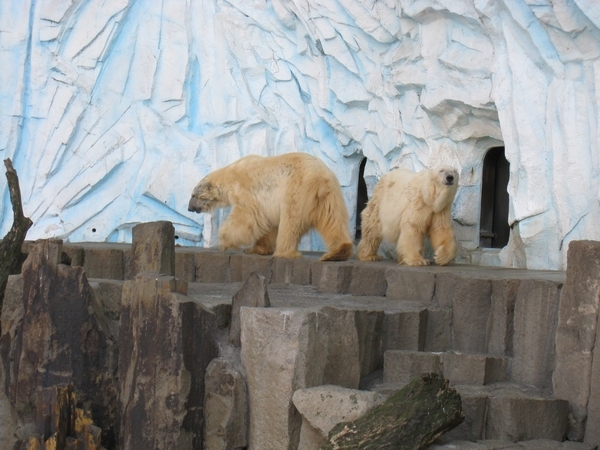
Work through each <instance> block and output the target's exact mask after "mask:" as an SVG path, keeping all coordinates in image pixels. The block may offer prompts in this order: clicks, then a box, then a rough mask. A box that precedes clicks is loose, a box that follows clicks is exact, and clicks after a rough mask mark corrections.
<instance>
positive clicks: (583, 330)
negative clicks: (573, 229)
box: [552, 241, 600, 444]
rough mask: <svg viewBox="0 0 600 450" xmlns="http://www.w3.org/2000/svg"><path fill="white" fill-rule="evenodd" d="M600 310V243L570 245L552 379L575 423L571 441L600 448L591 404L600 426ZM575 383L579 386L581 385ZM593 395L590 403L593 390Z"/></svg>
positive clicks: (570, 429)
mask: <svg viewBox="0 0 600 450" xmlns="http://www.w3.org/2000/svg"><path fill="white" fill-rule="evenodd" d="M599 309H600V242H595V241H571V242H570V243H569V249H568V251H567V279H566V282H565V284H564V286H563V289H562V291H561V293H560V307H559V311H558V325H557V329H556V369H555V370H554V373H553V375H552V385H553V389H554V394H555V395H556V396H557V397H558V398H563V399H565V400H568V401H569V404H570V407H571V415H572V420H571V423H570V426H569V439H572V440H580V439H582V438H583V437H584V435H585V437H586V441H587V442H593V443H596V444H600V431H599V429H600V426H598V425H597V426H595V427H589V426H588V427H586V420H587V422H588V423H593V422H591V421H590V419H589V418H588V417H587V415H588V402H589V404H590V407H591V408H592V409H591V410H590V412H592V413H593V417H594V419H595V423H596V424H600V422H599V420H600V407H599V405H600V392H599V390H598V387H597V386H598V383H597V380H600V373H598V369H600V367H599V366H598V365H596V366H595V367H596V372H595V375H594V377H593V378H594V380H595V381H596V382H595V383H592V361H593V360H595V358H593V356H595V355H597V354H598V350H597V348H598V347H597V345H595V343H596V339H597V335H598V311H599ZM573 380H577V382H576V383H574V382H573ZM590 386H591V393H592V395H593V397H592V398H590V388H589V387H590Z"/></svg>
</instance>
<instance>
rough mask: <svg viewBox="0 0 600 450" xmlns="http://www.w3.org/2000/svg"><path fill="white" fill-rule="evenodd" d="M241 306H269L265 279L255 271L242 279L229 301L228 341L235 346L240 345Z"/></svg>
mask: <svg viewBox="0 0 600 450" xmlns="http://www.w3.org/2000/svg"><path fill="white" fill-rule="evenodd" d="M242 306H250V307H262V308H266V307H269V306H271V301H270V300H269V293H268V292H267V281H266V279H265V277H264V276H262V275H259V274H258V273H257V272H254V273H251V274H250V276H249V277H248V278H247V279H246V281H244V284H243V285H242V287H241V288H240V290H239V291H237V292H236V293H235V295H234V296H233V299H232V302H231V322H230V324H229V342H231V343H232V344H233V345H234V346H235V347H239V346H240V334H241V324H240V308H241V307H242Z"/></svg>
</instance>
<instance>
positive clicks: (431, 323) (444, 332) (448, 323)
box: [425, 308, 454, 352]
mask: <svg viewBox="0 0 600 450" xmlns="http://www.w3.org/2000/svg"><path fill="white" fill-rule="evenodd" d="M453 348H454V347H453V343H452V310H451V309H449V308H428V309H427V338H426V340H425V351H427V352H445V351H448V350H453Z"/></svg>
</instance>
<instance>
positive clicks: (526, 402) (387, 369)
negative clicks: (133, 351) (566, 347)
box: [374, 350, 569, 442]
mask: <svg viewBox="0 0 600 450" xmlns="http://www.w3.org/2000/svg"><path fill="white" fill-rule="evenodd" d="M508 363H509V359H508V358H502V357H492V356H488V355H479V354H463V353H457V352H443V353H428V352H415V351H399V350H388V351H386V352H385V355H384V370H383V380H382V381H383V383H382V384H379V385H377V384H376V383H375V384H374V389H375V390H377V391H379V392H383V393H390V392H392V391H394V390H397V389H399V388H401V387H403V386H405V385H406V384H407V383H408V382H410V381H411V380H412V379H413V378H415V377H416V376H418V375H419V374H421V373H424V372H438V373H442V374H443V375H444V377H445V378H447V379H448V380H449V381H450V384H451V385H454V386H455V388H456V389H457V391H458V392H459V393H460V394H461V398H462V402H463V409H464V411H465V421H464V422H463V423H462V424H461V425H460V426H458V427H457V428H455V429H454V430H452V431H451V432H450V433H448V437H449V438H451V439H465V440H469V441H476V440H480V439H484V438H488V439H508V440H511V441H513V442H517V441H521V440H529V439H542V438H545V439H551V440H555V441H561V440H562V439H563V438H564V436H565V434H566V429H567V423H568V413H569V408H568V402H566V401H564V400H558V399H554V398H551V397H550V396H548V395H547V394H546V393H545V392H544V391H542V390H540V389H535V388H528V387H523V386H520V385H518V384H514V383H508V382H507V380H508V371H507V368H508Z"/></svg>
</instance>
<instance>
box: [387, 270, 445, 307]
mask: <svg viewBox="0 0 600 450" xmlns="http://www.w3.org/2000/svg"><path fill="white" fill-rule="evenodd" d="M385 278H386V280H387V292H386V294H385V295H386V297H389V298H398V299H401V300H409V301H415V302H422V303H431V301H432V299H433V294H434V292H435V283H436V281H435V280H436V275H435V274H434V273H433V272H429V271H423V270H418V269H414V268H409V267H403V266H398V267H393V268H388V269H387V270H386V272H385Z"/></svg>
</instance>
